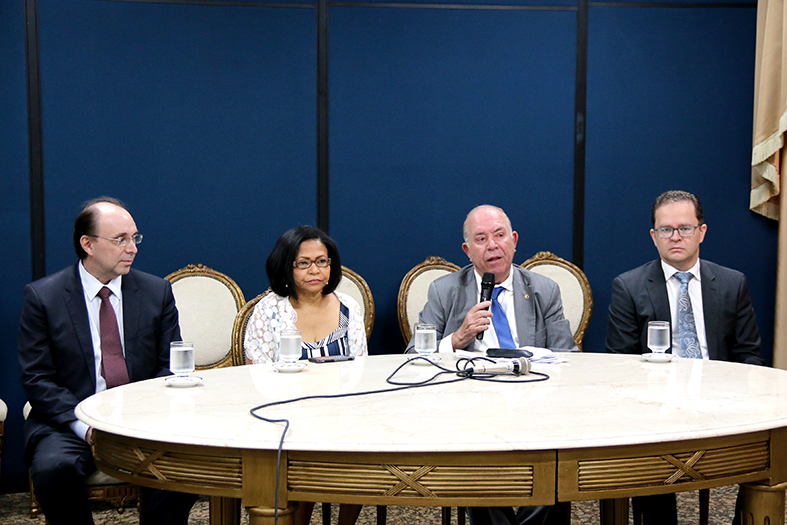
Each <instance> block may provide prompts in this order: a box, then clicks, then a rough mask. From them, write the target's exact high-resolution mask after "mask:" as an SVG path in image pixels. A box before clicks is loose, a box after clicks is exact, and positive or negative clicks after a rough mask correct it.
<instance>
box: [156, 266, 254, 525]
mask: <svg viewBox="0 0 787 525" xmlns="http://www.w3.org/2000/svg"><path fill="white" fill-rule="evenodd" d="M166 279H167V280H168V281H169V282H170V283H172V293H173V294H174V295H175V304H176V306H177V307H178V316H179V319H180V335H181V337H182V338H183V340H184V341H191V342H193V343H194V363H195V365H196V369H197V370H206V369H210V368H224V367H227V366H240V365H242V364H244V363H245V361H244V358H243V349H242V348H241V351H240V352H236V351H235V347H234V345H233V344H232V329H233V326H234V323H235V318H236V316H237V315H238V311H239V310H241V309H242V308H243V306H244V305H245V304H246V299H245V297H244V296H243V292H242V291H241V289H240V287H239V286H238V285H237V284H236V283H235V281H233V280H232V279H231V278H230V277H229V276H227V275H225V274H223V273H221V272H219V271H216V270H214V269H212V268H209V267H207V266H205V265H202V264H189V265H188V266H186V267H185V268H181V269H180V270H178V271H176V272H172V273H171V274H169V275H167V277H166ZM210 516H211V522H217V521H216V520H222V519H223V520H224V521H222V522H223V523H239V522H240V500H236V499H233V498H221V497H218V496H211V497H210Z"/></svg>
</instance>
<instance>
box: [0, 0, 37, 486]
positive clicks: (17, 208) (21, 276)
mask: <svg viewBox="0 0 787 525" xmlns="http://www.w3.org/2000/svg"><path fill="white" fill-rule="evenodd" d="M24 31H25V26H24V13H23V3H22V2H5V1H3V2H0V240H2V243H3V247H4V255H3V278H2V279H0V399H2V400H3V401H5V403H6V405H8V419H7V420H6V423H5V444H4V446H3V451H2V454H3V463H2V469H3V470H2V473H0V492H8V491H11V490H22V489H23V488H24V483H23V480H24V476H25V473H26V468H25V466H24V464H23V463H22V452H23V445H22V406H23V405H24V394H23V393H22V386H21V384H20V382H19V364H18V361H17V359H16V336H17V333H18V327H19V311H20V308H21V307H22V287H23V286H24V285H25V283H27V282H29V281H30V274H31V272H30V207H29V203H30V197H29V193H28V160H27V159H28V154H27V101H26V91H25V89H26V88H25V40H24V36H25V34H24Z"/></svg>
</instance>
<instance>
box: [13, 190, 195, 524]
mask: <svg viewBox="0 0 787 525" xmlns="http://www.w3.org/2000/svg"><path fill="white" fill-rule="evenodd" d="M141 240H142V235H140V234H139V232H138V231H137V227H136V224H135V223H134V219H133V218H132V217H131V214H129V212H128V211H127V210H126V209H125V208H124V207H123V205H122V204H121V203H120V202H119V201H117V200H115V199H111V198H108V197H101V198H98V199H94V200H92V201H89V202H88V203H86V204H85V206H84V208H83V210H82V212H81V213H80V214H79V216H78V217H77V219H76V221H75V223H74V249H75V250H76V253H77V256H78V257H79V262H78V263H77V264H76V265H74V266H71V267H69V268H66V269H64V270H61V271H60V272H58V273H55V274H54V275H50V276H48V277H45V278H43V279H40V280H38V281H35V282H33V283H31V284H29V285H27V286H26V287H25V298H24V305H23V309H22V315H21V321H20V325H19V352H18V355H19V363H20V365H21V368H22V385H23V387H24V389H25V392H26V394H27V398H28V400H29V402H30V405H31V407H32V410H31V412H30V415H29V417H28V419H27V421H26V422H25V439H26V451H25V455H26V459H27V461H28V463H29V465H30V475H31V477H32V480H33V485H34V487H35V491H36V496H37V498H38V500H39V503H40V504H41V509H42V510H43V512H44V514H45V515H46V517H47V520H48V521H49V523H52V524H53V525H57V524H60V523H67V524H69V525H72V524H83V523H85V524H91V523H93V517H92V513H91V511H90V507H89V506H88V502H87V495H86V492H85V487H84V481H85V479H86V478H87V476H89V475H90V474H91V473H93V472H94V471H95V470H96V467H95V464H94V462H93V456H92V453H91V451H90V442H91V432H92V430H91V429H90V428H88V427H87V425H85V424H84V423H82V422H81V421H79V420H77V418H76V416H75V415H74V408H75V407H76V405H77V404H78V403H79V402H80V401H82V400H84V399H85V398H87V397H89V396H90V395H92V394H95V393H96V392H100V391H103V390H106V389H107V388H112V387H114V386H119V385H121V384H124V383H128V382H130V381H141V380H143V379H150V378H152V377H156V376H161V375H166V374H168V373H169V371H168V368H169V344H170V342H171V341H173V340H180V330H179V328H178V312H177V309H176V308H175V300H174V297H173V295H172V288H171V286H170V284H169V283H168V282H167V281H165V280H163V279H160V278H158V277H154V276H152V275H149V274H146V273H142V272H138V271H136V270H132V269H131V264H132V262H133V261H134V257H135V256H136V254H137V244H139V242H140V241H141ZM102 347H103V348H102ZM145 496H146V497H145V502H146V503H145V505H144V506H143V509H142V513H141V516H140V522H141V523H184V522H185V520H187V519H188V513H189V510H190V509H191V506H192V505H193V504H194V501H196V496H194V495H191V494H177V493H172V492H165V491H152V490H151V491H148V490H146V491H145Z"/></svg>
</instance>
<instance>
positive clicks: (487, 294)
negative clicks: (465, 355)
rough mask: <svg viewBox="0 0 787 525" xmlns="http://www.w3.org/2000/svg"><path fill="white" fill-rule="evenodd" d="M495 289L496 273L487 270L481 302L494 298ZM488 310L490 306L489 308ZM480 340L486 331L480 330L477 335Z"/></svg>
mask: <svg viewBox="0 0 787 525" xmlns="http://www.w3.org/2000/svg"><path fill="white" fill-rule="evenodd" d="M494 289H495V274H493V273H492V272H486V273H485V274H484V276H483V277H482V278H481V300H480V301H479V302H481V303H483V302H484V301H491V300H492V291H493V290H494ZM487 310H488V308H487ZM475 338H476V339H478V340H479V341H480V340H482V339H483V338H484V332H478V334H477V335H476V336H475Z"/></svg>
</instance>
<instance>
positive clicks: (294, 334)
mask: <svg viewBox="0 0 787 525" xmlns="http://www.w3.org/2000/svg"><path fill="white" fill-rule="evenodd" d="M301 341H302V340H301V331H300V330H297V329H294V328H288V329H285V330H282V331H281V336H280V337H279V360H280V362H282V363H284V365H285V366H294V365H295V363H297V362H298V359H300V358H301Z"/></svg>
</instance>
